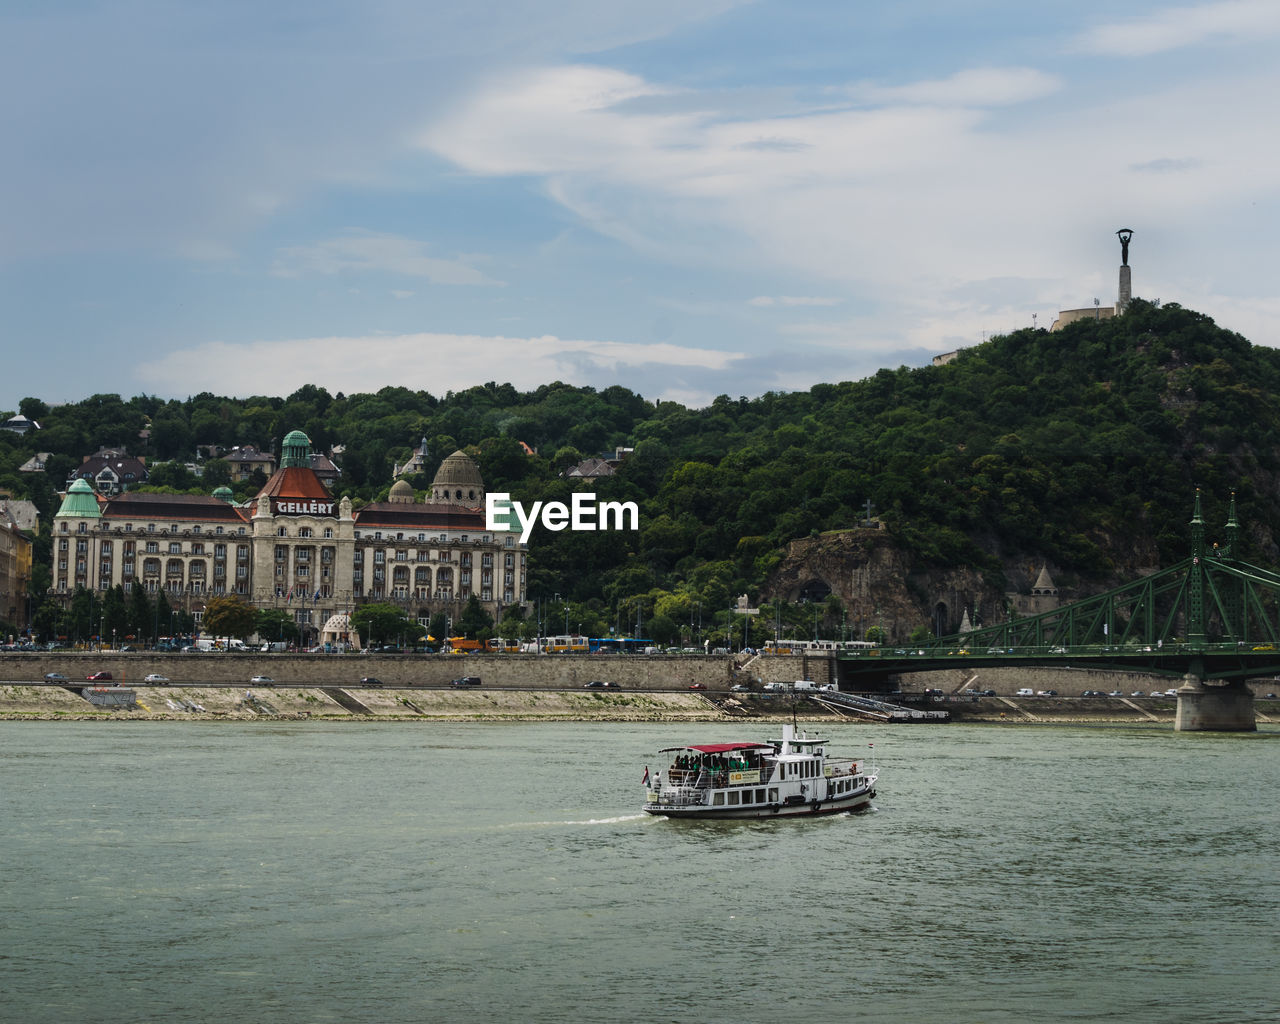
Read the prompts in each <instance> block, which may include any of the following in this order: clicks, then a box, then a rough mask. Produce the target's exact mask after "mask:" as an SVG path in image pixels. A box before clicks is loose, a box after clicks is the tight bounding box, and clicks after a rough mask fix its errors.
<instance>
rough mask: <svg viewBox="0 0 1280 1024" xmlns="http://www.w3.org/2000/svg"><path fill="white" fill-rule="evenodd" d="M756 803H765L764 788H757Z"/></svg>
mask: <svg viewBox="0 0 1280 1024" xmlns="http://www.w3.org/2000/svg"><path fill="white" fill-rule="evenodd" d="M756 803H758V804H762V803H764V790H763V789H757V790H756Z"/></svg>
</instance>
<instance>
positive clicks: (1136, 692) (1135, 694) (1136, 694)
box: [1129, 690, 1146, 697]
mask: <svg viewBox="0 0 1280 1024" xmlns="http://www.w3.org/2000/svg"><path fill="white" fill-rule="evenodd" d="M1129 696H1130V697H1145V696H1146V694H1145V693H1144V692H1143V691H1142V690H1134V691H1133V693H1131V694H1129Z"/></svg>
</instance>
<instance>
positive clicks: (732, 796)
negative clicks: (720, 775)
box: [729, 789, 738, 804]
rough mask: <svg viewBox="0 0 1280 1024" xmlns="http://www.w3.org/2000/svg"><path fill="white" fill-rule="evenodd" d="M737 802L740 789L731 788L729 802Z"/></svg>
mask: <svg viewBox="0 0 1280 1024" xmlns="http://www.w3.org/2000/svg"><path fill="white" fill-rule="evenodd" d="M737 802H738V791H737V790H736V789H735V790H731V791H730V793H729V803H730V804H736V803H737Z"/></svg>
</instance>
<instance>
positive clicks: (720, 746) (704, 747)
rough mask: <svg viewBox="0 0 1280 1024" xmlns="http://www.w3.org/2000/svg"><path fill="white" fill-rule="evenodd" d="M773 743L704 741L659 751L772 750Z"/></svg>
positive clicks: (716, 751) (704, 752)
mask: <svg viewBox="0 0 1280 1024" xmlns="http://www.w3.org/2000/svg"><path fill="white" fill-rule="evenodd" d="M772 749H773V744H772V743H702V744H699V745H697V746H689V747H663V748H662V750H660V751H659V753H662V754H668V753H670V752H671V751H673V750H696V751H697V752H698V753H699V754H727V753H728V752H729V751H731V750H772Z"/></svg>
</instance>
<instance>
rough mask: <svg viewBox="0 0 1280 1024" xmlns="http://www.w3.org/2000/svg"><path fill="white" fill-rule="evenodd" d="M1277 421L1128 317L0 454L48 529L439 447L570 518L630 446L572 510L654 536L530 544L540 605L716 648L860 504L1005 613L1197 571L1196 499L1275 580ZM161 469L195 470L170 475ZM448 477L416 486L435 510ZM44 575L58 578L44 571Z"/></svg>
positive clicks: (913, 556)
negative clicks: (903, 354)
mask: <svg viewBox="0 0 1280 1024" xmlns="http://www.w3.org/2000/svg"><path fill="white" fill-rule="evenodd" d="M1277 396H1280V353H1277V352H1276V351H1275V350H1273V349H1270V348H1265V347H1261V346H1258V345H1253V344H1251V343H1250V342H1248V341H1247V340H1246V339H1244V338H1242V337H1241V336H1240V335H1238V334H1234V333H1232V332H1229V331H1225V330H1223V329H1221V328H1219V327H1217V326H1216V325H1215V324H1214V323H1213V321H1212V320H1211V319H1209V318H1208V317H1206V316H1203V315H1201V314H1198V313H1195V312H1192V311H1190V310H1186V309H1182V308H1181V307H1179V306H1176V305H1172V304H1171V305H1166V306H1163V307H1159V308H1157V307H1155V306H1153V305H1151V304H1148V303H1145V302H1142V301H1140V300H1137V301H1135V302H1134V303H1133V304H1132V306H1131V307H1130V309H1129V311H1128V312H1127V313H1126V314H1125V315H1124V316H1123V317H1121V318H1118V319H1115V320H1101V321H1082V322H1078V323H1075V324H1072V325H1070V326H1069V327H1067V328H1066V329H1065V330H1063V331H1061V332H1058V333H1053V334H1050V333H1049V332H1047V331H1044V330H1032V329H1028V330H1022V331H1017V332H1015V333H1012V334H1009V335H1005V336H998V337H995V338H992V339H991V340H990V341H988V342H986V343H984V344H982V345H979V346H975V347H974V348H972V349H968V350H965V351H963V352H961V353H960V355H959V356H958V357H957V358H956V359H955V360H954V361H952V362H950V363H948V364H946V365H944V366H930V367H925V368H920V369H908V368H905V367H903V368H900V369H898V370H882V371H880V372H879V373H877V374H875V375H874V376H873V377H870V378H868V379H866V380H862V381H856V382H845V383H831V384H820V385H817V386H816V387H814V388H812V389H811V390H809V391H807V392H802V393H792V394H766V395H763V396H760V397H757V398H750V399H748V398H736V399H735V398H730V397H728V396H721V397H719V398H717V399H716V400H715V401H714V402H713V403H712V404H711V405H710V406H708V407H706V408H703V409H689V408H685V407H684V406H681V405H679V404H676V403H668V402H662V403H654V402H650V401H646V400H645V399H643V398H642V397H640V396H638V395H635V394H634V393H632V392H630V391H628V390H627V389H625V388H623V387H611V388H607V389H605V390H603V391H595V390H593V389H590V388H577V387H570V386H568V385H564V384H560V383H555V384H549V385H546V386H544V387H541V388H538V389H537V390H536V391H533V392H519V391H517V390H516V389H515V388H513V387H512V386H511V385H509V384H503V385H499V384H492V383H491V384H486V385H484V386H482V387H475V388H471V389H469V390H467V391H463V392H459V393H450V394H447V395H445V396H443V397H436V396H432V395H430V394H427V393H425V392H413V391H409V390H406V389H404V388H394V387H388V388H384V389H382V390H381V391H379V392H378V393H376V394H361V395H350V396H347V395H343V394H337V395H330V394H329V393H328V392H326V391H325V390H323V389H321V388H316V387H312V386H307V387H304V388H302V389H300V390H299V391H297V392H295V393H294V394H292V395H290V396H289V397H287V398H275V397H253V398H248V399H229V398H222V397H218V396H215V395H212V394H208V393H204V394H199V395H196V396H195V397H193V398H190V399H187V400H185V401H165V400H163V399H159V398H155V397H151V396H138V397H135V398H131V399H127V400H126V399H122V398H120V397H119V396H116V395H95V396H93V397H92V398H89V399H86V400H84V401H83V402H78V403H75V404H70V405H63V406H57V407H49V406H47V405H46V404H45V403H44V402H42V401H40V400H39V399H36V398H29V399H24V401H23V402H22V405H21V411H22V412H24V413H26V414H27V415H28V416H31V417H33V418H35V419H37V420H39V421H40V422H41V424H42V426H43V428H44V429H43V430H41V431H39V432H37V433H34V434H32V435H28V436H25V437H24V436H19V435H9V434H6V435H4V436H3V437H0V487H3V488H5V489H7V490H8V491H10V492H11V493H13V494H15V495H17V496H20V497H21V496H29V497H31V498H33V499H34V500H35V501H36V502H37V504H39V505H40V507H41V511H42V514H43V516H44V523H45V526H46V528H47V524H48V518H49V515H50V514H51V512H52V511H54V510H56V498H55V497H54V494H53V491H54V488H55V487H57V488H61V487H62V486H64V483H65V480H66V475H67V473H68V472H69V471H70V469H71V468H72V467H73V466H74V465H76V464H77V463H78V462H79V461H80V459H81V457H82V456H84V455H87V454H89V453H91V452H92V451H94V450H95V449H96V448H97V447H99V446H101V445H119V446H124V447H127V448H128V450H129V451H130V452H131V453H135V454H142V455H145V456H146V457H147V461H148V464H149V465H151V466H153V467H155V468H154V476H153V481H152V483H153V485H155V486H161V487H171V488H174V489H178V490H184V489H191V490H212V487H213V486H215V483H216V482H221V480H222V479H223V478H224V477H223V473H224V472H225V470H223V471H219V469H218V467H217V466H216V465H213V466H207V467H206V473H205V476H204V477H203V478H197V477H193V476H192V475H191V474H189V473H188V472H187V471H186V470H185V469H182V467H181V465H180V464H179V463H182V462H190V461H191V460H193V459H194V458H195V455H194V453H195V448H196V445H198V444H201V445H204V444H219V445H222V446H223V447H225V448H229V447H231V446H232V445H235V444H245V443H248V444H255V445H257V446H259V447H262V448H267V447H270V446H271V444H272V442H273V441H274V442H275V443H276V444H278V443H279V439H280V438H281V437H283V436H284V434H285V433H287V432H288V431H289V430H292V429H301V430H304V431H306V432H307V434H308V435H309V436H310V437H311V439H312V441H313V443H314V444H315V446H316V448H317V449H320V450H324V449H328V448H330V447H332V446H334V445H341V446H343V447H344V449H345V451H344V454H343V455H342V459H341V464H342V468H343V473H344V476H343V482H342V484H341V485H340V486H339V488H338V489H339V491H340V492H341V493H344V494H348V495H350V496H351V497H352V498H353V500H356V501H357V502H358V501H360V500H373V499H376V498H379V497H382V496H385V494H386V493H387V490H388V488H389V486H390V484H391V483H392V476H391V473H392V466H393V464H394V463H396V462H397V461H398V462H401V463H403V462H404V461H405V460H406V459H407V458H408V456H409V454H410V452H411V449H412V447H414V446H415V445H416V444H417V443H418V441H419V439H420V438H423V437H425V438H426V439H427V442H428V445H429V447H430V451H431V455H432V459H433V463H438V461H439V459H441V458H443V457H445V456H447V455H449V454H450V453H451V452H452V451H453V450H454V449H455V448H457V447H464V448H467V449H468V450H469V451H471V452H472V453H473V454H474V455H475V456H476V458H477V459H478V461H479V463H480V465H481V469H482V471H483V473H484V476H485V482H486V486H487V487H488V489H489V490H490V491H501V490H505V491H509V492H511V494H512V496H513V497H514V498H517V499H518V500H520V501H522V502H523V503H525V504H526V505H528V504H530V503H531V502H533V501H537V500H541V501H547V500H564V499H565V497H566V495H567V494H569V493H570V492H571V491H572V490H573V489H574V486H573V485H571V484H570V483H569V482H567V481H566V480H565V479H563V478H562V477H560V476H559V475H558V474H559V473H560V471H562V470H563V469H564V468H566V467H567V466H570V465H572V464H574V463H576V462H577V461H579V459H581V458H582V457H585V456H588V455H595V454H599V453H600V452H602V451H608V452H612V450H613V449H614V448H615V447H617V446H626V447H631V448H633V449H634V452H633V454H631V456H630V457H629V458H628V459H627V461H626V462H625V463H624V464H623V466H622V468H621V469H620V471H619V472H618V473H617V475H616V476H614V477H612V478H609V479H604V480H592V481H589V482H584V483H580V484H578V485H577V488H578V489H587V490H593V491H595V492H596V493H597V495H598V496H599V497H600V498H602V499H609V500H635V501H637V502H638V503H639V506H640V513H641V515H640V527H641V528H640V530H639V531H638V532H637V533H634V534H633V533H599V534H581V533H579V534H570V533H567V532H566V533H559V534H553V533H549V532H547V531H544V530H537V531H536V532H535V533H534V535H533V538H532V543H531V549H532V552H533V554H532V562H533V568H532V572H531V585H530V598H531V599H539V600H541V601H547V600H551V599H553V598H554V595H557V594H558V595H560V596H561V598H562V601H561V603H559V604H555V605H554V607H553V608H550V609H548V615H549V616H551V617H552V619H553V621H554V620H556V619H559V618H560V617H561V616H564V621H567V622H568V625H569V626H570V628H576V627H577V626H578V625H579V624H581V625H582V627H583V628H584V629H590V630H591V631H593V632H595V631H600V630H604V629H607V628H609V627H610V626H615V625H617V626H621V627H625V626H626V625H627V624H628V623H632V624H634V622H635V620H636V617H637V615H639V616H640V617H641V619H642V621H643V622H644V623H645V624H646V628H651V627H652V626H653V625H655V622H654V619H655V616H656V617H657V621H656V626H657V629H656V630H654V634H655V635H658V634H660V633H662V632H664V631H669V625H668V621H667V620H669V621H670V623H674V624H676V625H679V624H681V623H683V624H686V626H687V624H688V623H689V622H690V621H696V620H697V619H698V618H701V620H702V622H703V625H704V626H710V625H711V624H712V622H713V619H714V617H715V615H716V614H717V613H718V614H719V620H720V622H721V623H723V622H724V621H725V619H726V618H727V615H726V612H725V609H726V608H727V607H728V604H729V602H730V601H731V599H732V598H733V597H734V596H736V595H737V594H739V593H743V592H746V593H748V594H749V595H750V596H751V598H752V599H753V600H761V599H768V598H769V597H771V596H772V595H771V594H770V591H769V584H770V580H771V573H773V572H774V571H775V569H776V568H777V567H778V565H779V564H780V562H781V560H782V558H783V551H784V548H785V547H786V545H787V544H788V542H791V541H794V540H796V539H798V538H805V537H811V536H813V535H814V534H815V533H817V534H821V533H824V532H827V531H837V530H847V529H852V528H857V527H858V526H859V524H860V523H861V521H862V520H863V519H864V518H865V516H866V504H867V502H870V503H871V509H872V514H873V515H874V516H875V517H876V520H877V522H878V523H880V524H883V527H884V529H883V531H881V532H882V534H883V536H885V537H887V538H888V539H889V540H888V542H889V543H891V544H892V545H893V547H894V549H895V551H896V552H898V553H899V555H900V556H901V558H902V559H904V560H905V564H906V565H907V567H908V571H909V572H911V573H916V572H921V573H927V572H946V571H948V570H963V571H965V572H967V573H969V574H971V575H972V577H973V578H974V579H977V580H980V581H981V586H982V587H983V588H985V590H986V591H987V594H988V598H990V595H995V594H998V593H1001V592H1002V591H1003V590H1005V589H1006V588H1009V587H1013V586H1016V585H1018V584H1019V583H1020V582H1021V581H1020V580H1018V579H1011V578H1010V572H1011V570H1012V567H1018V566H1027V565H1037V566H1038V565H1041V564H1043V565H1048V566H1049V567H1050V568H1051V571H1052V572H1053V573H1054V576H1055V579H1057V580H1058V582H1059V583H1060V584H1062V583H1063V582H1064V581H1065V582H1067V583H1068V584H1069V585H1071V586H1072V587H1074V588H1075V589H1076V590H1077V591H1079V592H1089V591H1096V590H1100V589H1104V588H1106V587H1107V586H1109V585H1111V584H1113V583H1115V582H1118V581H1121V580H1125V579H1130V578H1133V577H1134V576H1136V575H1139V574H1140V573H1141V572H1143V571H1149V570H1150V569H1151V568H1154V567H1155V566H1157V565H1159V564H1168V563H1169V562H1172V561H1174V560H1176V559H1178V558H1180V557H1182V556H1183V554H1185V551H1186V543H1187V528H1186V523H1187V520H1188V518H1189V515H1190V509H1191V503H1192V497H1193V494H1194V490H1195V488H1196V487H1200V488H1202V489H1203V492H1204V501H1205V513H1206V517H1207V519H1208V522H1209V533H1210V536H1211V537H1212V536H1213V533H1214V529H1215V524H1218V523H1221V522H1222V520H1223V519H1224V518H1225V507H1226V503H1227V500H1228V498H1229V496H1230V492H1231V491H1233V490H1234V491H1236V492H1237V495H1238V497H1237V501H1238V507H1239V515H1240V520H1241V523H1242V525H1243V527H1244V530H1243V537H1242V539H1243V542H1244V551H1243V556H1244V557H1245V558H1246V559H1249V560H1253V561H1258V562H1261V563H1263V564H1275V562H1276V561H1277V547H1276V538H1277V536H1280V508H1278V507H1277V502H1276V500H1275V498H1276V495H1277V490H1278V488H1280V472H1278V470H1280V398H1278V397H1277ZM144 430H149V432H150V433H149V437H148V438H147V439H146V440H145V442H144V441H143V440H141V439H140V434H141V433H142V432H143V431H144ZM521 443H523V444H524V445H529V446H531V447H534V448H536V449H537V450H538V454H537V455H536V456H532V457H531V456H529V455H528V454H526V452H525V450H524V448H523V447H522V444H521ZM37 450H39V451H46V452H51V453H52V454H53V458H52V459H51V460H50V463H49V467H50V470H49V473H48V474H46V475H44V476H40V475H32V474H24V473H19V472H18V471H17V467H18V466H19V465H21V464H22V463H23V462H24V461H25V460H26V459H27V458H29V457H30V455H31V454H32V453H34V452H35V451H37ZM164 460H178V462H175V464H174V465H172V466H157V465H156V464H157V463H160V462H163V461H164ZM433 471H434V465H433V466H432V468H431V471H429V472H426V473H422V474H419V475H418V476H416V477H414V478H412V479H411V481H410V482H411V483H413V484H414V486H415V487H416V488H417V489H418V491H419V493H420V494H421V492H423V491H425V489H426V488H427V486H428V484H429V482H430V479H431V474H432V472H433ZM256 486H257V484H256V483H251V484H246V485H243V486H242V487H241V489H240V492H241V495H242V496H247V495H248V494H249V493H252V491H253V490H254V489H255V488H256ZM37 558H38V559H41V558H43V559H44V560H45V561H46V562H47V547H46V548H45V549H44V550H42V551H40V552H38V554H37ZM1018 571H1021V570H1018ZM927 598H928V595H927V594H922V595H921V600H922V602H923V601H925V600H927ZM566 601H567V602H568V604H567V605H566V603H565V602H566ZM770 614H773V612H771V613H770ZM776 614H777V615H778V616H779V617H783V618H790V619H791V620H793V621H794V622H796V623H802V622H807V623H809V625H807V626H806V629H809V628H810V627H811V626H812V625H814V624H815V623H816V625H817V626H818V628H820V629H825V630H834V629H836V628H838V627H839V626H840V625H841V622H842V619H841V611H840V608H839V607H838V602H828V604H827V605H826V606H824V607H823V608H821V609H819V610H818V612H817V613H815V612H814V611H813V610H812V609H799V608H795V607H790V606H788V607H787V608H786V609H785V610H780V611H778V612H777V613H776ZM921 621H922V622H923V621H925V620H924V618H923V617H922V619H921Z"/></svg>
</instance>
